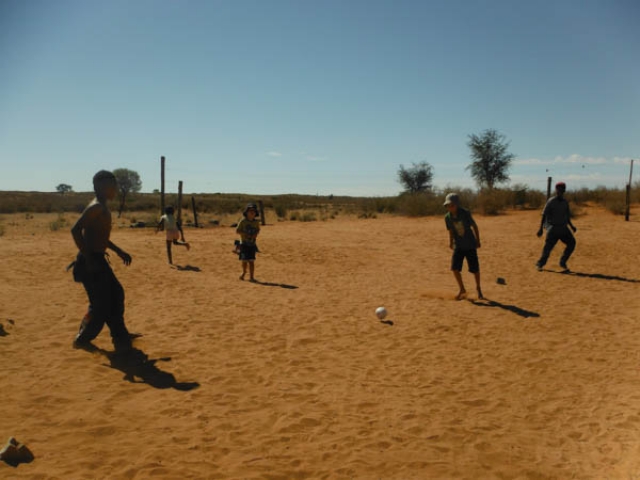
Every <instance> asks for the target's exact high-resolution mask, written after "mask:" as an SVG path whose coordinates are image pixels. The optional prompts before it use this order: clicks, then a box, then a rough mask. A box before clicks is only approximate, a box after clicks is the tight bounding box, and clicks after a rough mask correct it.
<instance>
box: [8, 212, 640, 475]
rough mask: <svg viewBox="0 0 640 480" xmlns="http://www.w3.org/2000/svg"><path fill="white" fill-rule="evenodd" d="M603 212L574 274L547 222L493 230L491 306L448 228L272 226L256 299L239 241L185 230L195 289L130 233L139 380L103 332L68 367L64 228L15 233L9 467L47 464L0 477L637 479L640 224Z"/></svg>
mask: <svg viewBox="0 0 640 480" xmlns="http://www.w3.org/2000/svg"><path fill="white" fill-rule="evenodd" d="M583 213H584V214H583V215H582V216H580V217H579V218H577V219H576V220H575V224H576V225H577V227H578V233H577V234H576V237H577V240H578V246H577V249H576V252H575V254H574V257H573V258H572V260H571V261H570V266H571V268H572V270H573V273H572V274H560V273H559V272H560V268H559V267H557V263H558V258H559V256H560V250H561V248H560V246H558V247H556V250H555V251H554V252H553V254H552V257H551V259H550V262H549V264H548V270H546V271H544V272H537V271H536V270H535V268H534V262H535V260H536V259H537V256H538V255H539V253H540V250H541V247H542V240H540V239H538V238H536V236H535V232H536V230H537V227H538V222H539V212H533V211H532V212H514V213H509V214H507V215H503V216H499V217H477V221H478V224H479V226H480V231H481V235H482V239H483V246H482V248H481V249H480V251H479V255H480V262H481V268H482V272H483V287H484V292H485V295H486V297H487V300H486V301H477V300H476V297H475V295H474V289H473V281H472V276H471V275H470V274H469V273H467V272H465V273H464V276H463V278H464V280H465V282H466V285H467V289H468V290H469V292H470V295H469V299H468V300H463V301H456V300H454V295H455V293H456V286H455V281H454V278H453V276H452V274H451V273H450V272H449V261H450V251H449V249H448V242H447V233H446V231H445V229H444V221H443V219H442V218H423V219H408V218H393V217H388V218H386V217H385V218H377V219H356V218H341V217H340V216H339V217H338V218H336V219H335V220H329V221H326V222H310V223H301V222H282V223H275V224H271V225H267V226H265V227H263V230H262V233H261V235H260V241H259V245H260V248H261V250H262V253H261V254H260V255H259V257H258V261H257V264H256V276H257V278H258V279H259V280H260V281H261V282H263V283H258V284H252V283H249V282H241V281H239V280H238V275H239V274H240V265H239V262H238V260H237V257H235V256H234V255H233V254H232V253H231V250H232V247H233V245H232V244H233V240H234V239H235V238H236V235H235V233H234V229H233V228H229V227H228V226H226V227H219V228H207V229H200V230H196V229H189V230H187V231H186V236H187V240H189V241H190V242H191V243H192V249H191V251H189V252H187V251H186V250H184V249H178V250H176V251H175V252H174V260H175V263H176V264H177V266H178V268H175V267H174V268H172V267H170V266H169V265H167V262H166V256H165V250H164V248H165V246H164V238H163V236H162V234H158V235H154V233H153V230H151V229H130V228H114V231H113V234H112V240H113V241H114V242H115V243H116V244H118V245H119V246H121V247H122V248H123V249H125V250H126V251H128V252H129V253H130V254H131V255H132V256H133V264H132V265H131V266H130V267H125V266H124V265H122V263H121V262H119V260H118V258H117V257H116V256H115V255H112V257H111V258H112V263H113V268H114V271H115V272H116V275H118V277H119V278H120V281H121V282H122V284H123V286H124V288H125V290H126V294H127V297H126V309H127V310H126V322H127V325H128V327H129V329H130V330H131V331H132V332H135V333H138V334H141V336H140V337H139V338H137V339H136V340H135V346H136V348H137V349H138V350H137V352H134V353H135V355H131V356H129V357H126V358H124V357H120V356H117V355H113V353H112V350H113V348H112V346H111V342H110V338H109V334H108V330H107V329H105V330H104V331H103V332H102V333H101V335H100V336H99V337H98V339H97V340H96V342H95V344H96V346H97V347H98V350H97V351H96V352H93V353H90V352H87V351H84V350H74V349H72V348H71V341H72V339H73V337H74V335H75V333H76V330H77V327H78V324H79V321H80V319H81V317H82V315H83V313H84V312H85V310H86V298H85V293H84V290H83V289H82V286H81V285H80V284H76V283H74V282H73V281H72V278H71V274H69V273H66V272H65V270H64V268H65V266H66V265H67V264H68V263H69V262H70V261H71V260H72V259H73V257H74V255H75V247H74V245H73V243H72V240H71V236H70V234H69V231H68V226H65V227H64V228H63V229H61V230H59V231H56V232H52V231H50V230H49V228H48V227H47V225H48V221H50V220H51V218H44V220H42V219H41V217H40V216H36V218H34V219H30V220H26V219H25V217H24V216H22V217H20V216H14V217H10V216H5V217H4V222H3V225H4V234H3V235H2V236H1V237H0V247H1V248H0V265H1V268H0V287H1V289H2V301H1V305H0V324H2V330H0V359H1V362H2V363H1V364H2V368H1V369H0V391H1V392H2V396H1V402H2V403H1V406H0V446H1V445H2V444H4V442H5V441H6V440H7V439H8V438H9V437H10V436H14V437H15V438H16V439H17V440H18V441H20V442H23V443H24V444H25V445H27V446H28V447H29V448H30V449H31V451H32V452H33V453H34V455H35V460H34V461H33V462H32V463H28V464H21V465H19V466H17V467H12V466H9V465H7V464H5V463H2V462H0V478H18V479H20V478H25V479H26V478H28V479H40V478H42V479H45V478H46V479H49V478H55V479H84V478H99V479H103V478H117V479H146V478H163V479H165V478H166V479H184V478H211V479H218V478H220V479H223V478H238V479H296V478H298V479H306V478H314V479H315V478H320V479H326V478H329V479H343V478H345V479H347V478H357V479H360V478H362V479H378V478H382V479H426V478H435V479H440V478H443V479H448V478H455V479H464V478H466V479H477V478H489V479H492V478H496V479H498V478H499V479H504V478H514V479H515V478H519V479H530V478H531V479H543V478H544V479H547V478H558V479H569V478H579V479H591V478H593V479H606V478H610V479H614V478H615V479H639V478H640V247H638V241H637V239H638V238H640V221H639V220H638V219H639V218H640V209H638V210H635V211H634V212H633V213H634V215H633V216H632V220H633V221H631V222H624V221H623V219H622V218H621V217H614V216H613V215H611V214H609V213H607V212H604V211H602V210H599V209H597V208H588V209H585V210H584V212H583ZM52 218H55V216H54V217H52ZM16 219H17V220H16ZM39 219H40V220H39ZM38 221H40V223H41V224H42V225H44V226H42V225H40V224H39V223H38ZM38 225H40V226H38ZM499 277H500V278H503V279H504V280H505V282H506V284H505V285H502V284H499V283H498V282H497V279H498V278H499ZM380 305H384V306H386V307H387V309H388V310H389V317H388V318H387V319H386V321H385V322H381V321H379V320H378V319H377V318H376V317H375V315H374V310H375V308H376V307H378V306H380Z"/></svg>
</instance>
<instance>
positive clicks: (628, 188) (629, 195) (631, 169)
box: [624, 160, 633, 222]
mask: <svg viewBox="0 0 640 480" xmlns="http://www.w3.org/2000/svg"><path fill="white" fill-rule="evenodd" d="M632 175H633V160H631V167H629V183H627V198H626V200H627V201H626V207H625V210H624V220H625V221H626V222H628V221H629V212H630V211H631V177H632Z"/></svg>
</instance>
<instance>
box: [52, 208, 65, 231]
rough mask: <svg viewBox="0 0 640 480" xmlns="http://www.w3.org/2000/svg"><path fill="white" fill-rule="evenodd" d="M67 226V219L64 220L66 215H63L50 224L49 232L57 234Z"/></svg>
mask: <svg viewBox="0 0 640 480" xmlns="http://www.w3.org/2000/svg"><path fill="white" fill-rule="evenodd" d="M66 226H67V219H66V218H64V214H62V213H61V214H59V215H58V218H57V219H56V220H54V221H53V222H50V223H49V230H51V231H52V232H57V231H58V230H60V229H61V228H64V227H66Z"/></svg>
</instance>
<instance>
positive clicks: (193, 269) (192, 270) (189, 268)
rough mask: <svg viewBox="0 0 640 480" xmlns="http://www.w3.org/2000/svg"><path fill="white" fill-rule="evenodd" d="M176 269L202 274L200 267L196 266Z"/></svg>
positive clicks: (184, 266)
mask: <svg viewBox="0 0 640 480" xmlns="http://www.w3.org/2000/svg"><path fill="white" fill-rule="evenodd" d="M176 269H177V270H179V271H181V272H201V271H202V270H201V269H200V267H196V266H194V265H176Z"/></svg>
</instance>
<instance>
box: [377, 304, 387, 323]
mask: <svg viewBox="0 0 640 480" xmlns="http://www.w3.org/2000/svg"><path fill="white" fill-rule="evenodd" d="M386 316H387V309H386V308H384V307H378V308H376V317H378V318H379V319H380V320H383V319H384V317H386Z"/></svg>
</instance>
